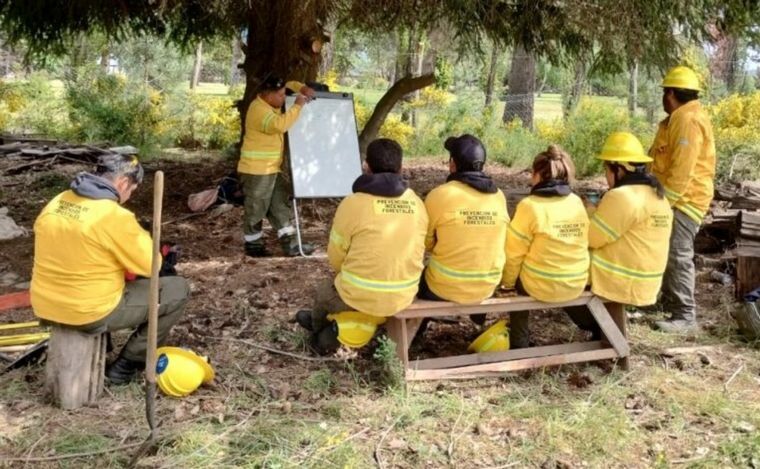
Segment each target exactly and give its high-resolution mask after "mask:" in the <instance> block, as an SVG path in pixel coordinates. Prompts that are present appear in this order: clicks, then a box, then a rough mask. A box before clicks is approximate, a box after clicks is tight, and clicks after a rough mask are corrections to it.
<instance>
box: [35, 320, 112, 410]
mask: <svg viewBox="0 0 760 469" xmlns="http://www.w3.org/2000/svg"><path fill="white" fill-rule="evenodd" d="M105 367H106V334H86V333H84V332H80V331H77V330H76V329H71V328H66V327H61V326H53V327H52V328H51V332H50V345H49V347H48V356H47V365H46V384H47V390H48V392H49V393H50V394H51V396H52V397H53V400H54V402H55V403H56V405H58V406H59V407H61V408H62V409H76V408H79V407H82V406H83V405H91V404H94V403H95V402H96V401H97V399H98V396H100V393H101V392H102V391H103V380H104V375H105Z"/></svg>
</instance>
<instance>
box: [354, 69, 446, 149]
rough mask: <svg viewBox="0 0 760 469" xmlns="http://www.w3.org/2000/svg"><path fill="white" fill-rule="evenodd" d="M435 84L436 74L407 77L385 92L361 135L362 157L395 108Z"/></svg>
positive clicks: (360, 147)
mask: <svg viewBox="0 0 760 469" xmlns="http://www.w3.org/2000/svg"><path fill="white" fill-rule="evenodd" d="M433 83H435V74H434V73H428V74H425V75H422V76H419V77H409V76H406V77H404V78H402V79H400V80H398V81H397V82H396V83H394V84H393V86H391V87H390V89H389V90H388V91H386V92H385V94H384V95H383V97H382V98H380V101H378V103H377V105H376V106H375V109H374V111H372V115H371V116H370V118H369V120H368V121H367V123H366V124H365V126H364V129H363V130H362V133H361V134H360V135H359V150H360V151H361V154H362V157H363V155H365V154H366V153H367V146H369V144H370V142H371V141H372V140H374V139H375V138H376V137H377V134H378V132H380V127H382V126H383V122H385V118H386V117H387V116H388V113H390V112H391V110H392V109H393V106H395V105H396V103H397V102H398V101H399V100H400V99H401V98H403V97H404V96H406V95H408V94H409V93H411V92H413V91H416V90H420V89H422V88H425V87H426V86H430V85H432V84H433Z"/></svg>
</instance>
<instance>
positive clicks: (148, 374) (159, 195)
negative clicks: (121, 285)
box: [145, 171, 164, 436]
mask: <svg viewBox="0 0 760 469" xmlns="http://www.w3.org/2000/svg"><path fill="white" fill-rule="evenodd" d="M163 197H164V173H163V172H162V171H156V174H155V175H154V176H153V265H152V269H151V274H150V295H149V297H148V298H149V300H148V347H147V356H146V357H145V398H146V399H145V402H146V409H145V413H146V417H147V419H148V426H149V427H150V429H151V436H154V430H155V415H156V412H155V392H156V347H157V344H156V341H157V338H158V285H159V278H158V272H159V271H160V270H161V252H160V251H161V212H162V208H163Z"/></svg>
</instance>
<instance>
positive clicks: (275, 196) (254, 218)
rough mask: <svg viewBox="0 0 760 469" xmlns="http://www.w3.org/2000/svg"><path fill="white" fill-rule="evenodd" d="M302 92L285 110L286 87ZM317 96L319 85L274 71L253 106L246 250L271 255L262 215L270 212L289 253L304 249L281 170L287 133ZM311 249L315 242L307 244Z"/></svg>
mask: <svg viewBox="0 0 760 469" xmlns="http://www.w3.org/2000/svg"><path fill="white" fill-rule="evenodd" d="M286 87H287V88H288V89H290V90H291V91H295V92H298V93H299V94H298V96H296V99H295V103H294V104H293V106H291V107H290V109H288V110H287V111H285V112H282V110H281V108H282V106H283V105H284V104H285V88H286ZM313 96H314V90H313V89H311V88H309V87H308V86H306V85H304V84H303V83H300V82H297V81H290V82H287V83H285V81H284V80H282V79H280V78H278V77H276V76H273V75H269V76H268V77H267V78H266V79H265V80H264V82H263V83H262V84H261V86H260V88H259V93H258V95H257V96H256V99H254V100H253V102H251V104H250V105H249V106H248V112H247V113H246V117H245V134H244V136H243V145H242V147H241V149H240V161H239V162H238V167H237V171H238V174H239V176H240V183H241V185H242V187H243V193H244V194H245V202H244V205H243V206H244V210H245V213H244V218H243V237H244V240H245V253H246V255H249V256H252V257H261V256H266V255H268V252H267V251H266V249H265V248H264V233H263V230H262V228H263V227H262V220H263V219H264V217H266V218H267V219H268V220H269V223H270V224H271V225H272V227H273V228H274V229H275V230H276V231H277V237H278V238H279V239H280V244H281V246H282V249H283V252H284V254H285V255H286V256H295V255H297V254H298V253H299V251H298V242H297V240H296V236H295V228H293V226H292V225H291V222H290V206H289V203H290V202H289V200H288V197H289V193H288V189H287V186H286V184H285V182H284V181H283V178H282V174H280V171H281V169H282V168H281V166H282V161H283V150H284V144H283V142H284V135H285V132H287V131H288V129H290V127H292V126H293V124H295V122H296V120H297V119H298V117H299V115H300V113H301V109H302V108H303V106H304V105H305V104H306V103H307V102H309V100H310V99H311V97H313ZM303 247H304V252H305V253H306V254H310V253H311V252H313V251H314V248H313V246H311V245H308V244H307V245H304V246H303Z"/></svg>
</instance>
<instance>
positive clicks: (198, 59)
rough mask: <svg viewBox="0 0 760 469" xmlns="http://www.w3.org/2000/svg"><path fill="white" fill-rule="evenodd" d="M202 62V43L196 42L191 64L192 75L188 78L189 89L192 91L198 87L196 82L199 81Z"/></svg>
mask: <svg viewBox="0 0 760 469" xmlns="http://www.w3.org/2000/svg"><path fill="white" fill-rule="evenodd" d="M202 61H203V42H201V41H199V42H198V47H196V48H195V61H194V62H193V74H192V75H191V76H190V89H191V90H194V89H195V88H197V87H198V82H199V81H200V79H201V64H202Z"/></svg>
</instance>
